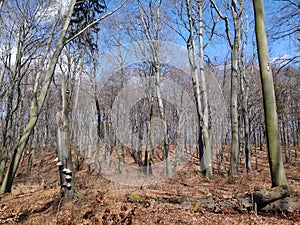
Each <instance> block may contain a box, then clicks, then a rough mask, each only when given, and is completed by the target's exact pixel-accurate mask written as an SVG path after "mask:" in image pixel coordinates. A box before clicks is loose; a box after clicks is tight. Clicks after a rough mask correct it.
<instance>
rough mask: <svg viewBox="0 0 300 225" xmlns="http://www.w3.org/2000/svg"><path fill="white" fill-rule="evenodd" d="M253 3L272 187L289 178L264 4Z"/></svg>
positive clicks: (259, 2) (255, 0)
mask: <svg viewBox="0 0 300 225" xmlns="http://www.w3.org/2000/svg"><path fill="white" fill-rule="evenodd" d="M253 5H254V14H255V33H256V41H257V50H258V59H259V67H260V76H261V82H262V89H263V100H264V111H265V121H266V131H267V147H268V158H269V165H270V171H271V178H272V187H276V186H280V185H286V184H287V179H286V175H285V171H284V167H283V163H282V155H281V151H280V143H279V132H278V121H277V112H276V101H275V91H274V82H273V77H272V70H271V64H270V58H269V53H268V42H267V34H266V27H265V17H264V4H263V1H262V0H253Z"/></svg>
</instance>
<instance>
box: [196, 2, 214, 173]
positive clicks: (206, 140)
mask: <svg viewBox="0 0 300 225" xmlns="http://www.w3.org/2000/svg"><path fill="white" fill-rule="evenodd" d="M198 17H199V32H198V35H199V69H200V70H199V81H200V87H201V95H202V104H203V107H202V110H203V115H202V117H201V122H202V129H203V144H204V164H205V176H206V177H207V178H211V177H212V156H211V151H212V150H211V143H210V132H209V128H208V119H209V118H208V100H207V91H206V79H205V71H204V47H203V24H202V19H203V16H202V0H201V1H198Z"/></svg>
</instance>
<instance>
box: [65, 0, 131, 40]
mask: <svg viewBox="0 0 300 225" xmlns="http://www.w3.org/2000/svg"><path fill="white" fill-rule="evenodd" d="M126 2H127V0H124V1H123V2H122V3H121V4H120V5H119V6H118V7H116V8H115V9H114V10H112V11H110V12H109V13H107V14H105V15H104V16H102V17H100V18H98V19H96V20H95V21H94V22H92V23H90V24H89V25H87V26H86V27H85V28H83V29H82V30H81V31H79V32H78V33H77V34H75V35H73V36H72V37H71V38H69V39H68V40H66V41H65V44H67V43H69V42H70V41H72V40H73V39H75V38H76V37H78V36H79V35H81V34H82V33H84V32H85V31H86V30H87V29H89V28H90V27H92V26H94V25H96V24H97V23H99V22H100V21H101V20H104V19H105V18H107V17H109V16H110V15H112V14H114V13H115V12H116V11H118V10H119V9H120V8H122V6H123V5H124V4H125V3H126Z"/></svg>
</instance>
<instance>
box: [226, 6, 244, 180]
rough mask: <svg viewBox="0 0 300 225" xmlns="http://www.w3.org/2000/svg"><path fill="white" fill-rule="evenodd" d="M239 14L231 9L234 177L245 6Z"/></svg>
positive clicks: (231, 166) (232, 173)
mask: <svg viewBox="0 0 300 225" xmlns="http://www.w3.org/2000/svg"><path fill="white" fill-rule="evenodd" d="M240 7H241V8H240V10H239V12H236V10H237V9H236V8H235V7H234V6H232V7H231V10H232V15H233V19H234V40H233V45H232V46H231V48H232V49H231V101H230V117H231V154H230V169H229V175H230V176H234V175H237V173H238V152H239V137H238V135H239V128H238V126H239V124H238V104H237V101H238V71H239V67H238V65H239V60H240V55H239V53H240V45H241V38H242V36H241V15H242V11H243V5H241V6H240Z"/></svg>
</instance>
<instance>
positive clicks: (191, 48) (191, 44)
mask: <svg viewBox="0 0 300 225" xmlns="http://www.w3.org/2000/svg"><path fill="white" fill-rule="evenodd" d="M185 4H186V10H187V16H188V19H189V35H190V36H189V39H188V40H187V50H188V57H189V63H190V68H191V76H192V82H193V90H194V97H195V100H196V109H197V116H198V146H197V147H198V148H199V160H200V163H199V164H200V170H201V172H202V174H203V175H206V165H205V160H204V157H205V155H204V143H203V128H202V124H201V121H202V117H203V115H202V106H201V96H200V82H199V75H198V69H197V65H196V54H195V38H194V29H195V28H194V23H193V18H192V14H191V6H190V1H189V0H186V1H185Z"/></svg>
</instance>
